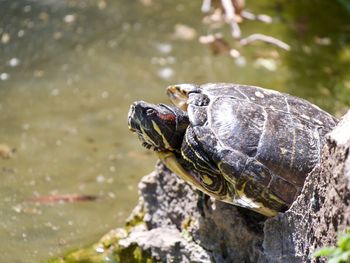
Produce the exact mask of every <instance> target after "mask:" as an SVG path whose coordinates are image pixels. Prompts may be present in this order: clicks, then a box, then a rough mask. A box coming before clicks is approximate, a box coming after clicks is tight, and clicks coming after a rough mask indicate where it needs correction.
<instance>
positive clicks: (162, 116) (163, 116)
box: [158, 113, 176, 122]
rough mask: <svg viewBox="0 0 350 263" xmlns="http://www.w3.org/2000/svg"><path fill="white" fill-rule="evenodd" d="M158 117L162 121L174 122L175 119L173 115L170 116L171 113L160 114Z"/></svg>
mask: <svg viewBox="0 0 350 263" xmlns="http://www.w3.org/2000/svg"><path fill="white" fill-rule="evenodd" d="M158 117H159V118H160V119H162V120H164V121H171V122H173V121H176V117H175V114H171V113H168V114H160V113H158Z"/></svg>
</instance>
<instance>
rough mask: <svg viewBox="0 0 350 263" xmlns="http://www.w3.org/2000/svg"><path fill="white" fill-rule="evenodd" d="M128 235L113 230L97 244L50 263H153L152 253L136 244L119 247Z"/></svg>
mask: <svg viewBox="0 0 350 263" xmlns="http://www.w3.org/2000/svg"><path fill="white" fill-rule="evenodd" d="M140 223H141V221H140V222H139V224H140ZM129 230H131V228H129ZM127 235H128V232H127V231H126V229H122V228H119V229H116V230H112V231H110V232H109V233H108V234H106V235H105V236H103V237H102V238H101V240H100V241H99V242H97V243H96V244H93V245H91V246H88V247H86V248H82V249H77V250H74V251H71V252H68V253H67V254H65V255H63V256H59V257H57V258H53V259H51V260H49V261H48V263H123V262H135V263H152V262H153V259H152V257H151V255H150V253H149V252H147V251H143V250H142V249H141V248H140V247H138V246H137V245H136V244H133V245H131V246H129V247H127V248H122V247H120V246H119V240H120V239H122V238H125V237H127Z"/></svg>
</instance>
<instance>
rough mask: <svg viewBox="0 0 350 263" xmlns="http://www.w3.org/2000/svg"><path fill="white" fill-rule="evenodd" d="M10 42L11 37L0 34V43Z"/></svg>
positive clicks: (7, 34) (6, 34) (5, 33)
mask: <svg viewBox="0 0 350 263" xmlns="http://www.w3.org/2000/svg"><path fill="white" fill-rule="evenodd" d="M10 40H11V36H10V34H9V33H7V32H4V33H2V36H1V43H3V44H7V43H8V42H10Z"/></svg>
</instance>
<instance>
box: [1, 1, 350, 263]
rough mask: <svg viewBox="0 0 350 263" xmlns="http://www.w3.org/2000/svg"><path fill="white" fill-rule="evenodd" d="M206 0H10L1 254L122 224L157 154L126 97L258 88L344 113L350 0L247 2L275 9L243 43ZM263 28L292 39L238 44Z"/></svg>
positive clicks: (14, 255)
mask: <svg viewBox="0 0 350 263" xmlns="http://www.w3.org/2000/svg"><path fill="white" fill-rule="evenodd" d="M201 7H202V2H201V1H199V0H197V1H187V0H138V1H127V0H110V1H109V0H94V1H93V0H76V1H74V0H46V1H39V0H0V200H1V201H0V261H1V262H39V261H45V260H47V259H48V258H50V257H52V256H54V255H58V254H60V253H63V252H64V251H67V250H71V249H74V248H78V247H81V246H86V245H88V244H90V243H92V242H94V241H96V240H98V239H99V238H100V237H101V236H102V235H103V234H104V233H106V232H107V231H108V230H109V229H112V228H115V227H118V226H122V225H123V223H124V222H125V219H126V218H127V216H128V214H129V213H130V212H131V210H132V208H133V207H134V206H135V204H136V202H137V183H138V181H139V180H140V178H141V177H142V176H143V175H145V174H147V173H149V172H151V171H152V169H153V167H154V164H155V161H156V158H155V156H154V155H153V153H152V152H149V151H146V150H145V149H143V148H142V147H141V145H140V143H139V141H138V140H137V138H136V136H134V135H133V134H131V133H130V132H129V131H128V128H127V123H126V119H127V112H128V109H129V105H130V104H131V103H132V102H133V101H135V100H145V101H149V102H153V103H159V102H165V103H168V99H167V97H166V95H165V87H166V86H168V85H170V84H175V83H185V82H187V83H192V82H194V83H205V82H235V83H241V84H250V85H258V86H262V87H265V88H271V89H276V90H279V91H283V92H287V93H290V94H292V95H296V96H299V97H302V98H305V99H308V100H310V101H312V102H313V103H315V104H317V105H319V106H320V107H322V108H323V109H325V110H327V111H329V112H331V113H333V114H335V115H336V116H338V117H339V116H341V115H342V114H343V113H345V111H346V109H347V108H349V106H350V74H349V72H350V4H349V1H347V0H338V1H322V0H313V1H309V0H300V1H286V0H285V1H284V0H273V1H271V0H259V1H253V0H251V1H249V0H247V1H246V3H245V5H244V6H243V8H244V10H247V11H249V12H251V14H255V15H258V14H264V16H260V17H258V19H255V20H249V19H246V18H244V17H243V18H242V17H241V19H240V23H239V28H240V34H241V36H239V37H238V39H234V38H233V37H232V36H231V34H232V32H231V31H232V28H231V27H230V25H229V24H227V23H220V21H216V20H215V18H216V17H215V15H218V16H219V18H220V14H219V13H215V12H214V13H213V12H212V13H209V14H203V12H201ZM211 11H213V10H212V9H211ZM221 11H222V10H221ZM210 15H212V16H210ZM246 15H247V14H246ZM248 15H249V13H248ZM237 16H240V14H237ZM219 20H220V19H219ZM203 21H204V22H203ZM217 33H220V34H221V35H220V36H219V35H217ZM254 33H259V34H265V35H268V36H273V37H274V38H276V39H277V40H280V41H283V42H284V44H286V45H287V46H288V48H283V47H282V48H281V47H280V46H279V45H278V44H277V45H276V44H274V43H272V44H268V43H265V42H264V41H254V43H251V44H249V45H243V44H244V43H243V42H242V41H239V39H243V38H245V37H247V36H250V35H251V34H254ZM203 36H204V37H203ZM213 36H214V40H213ZM199 39H201V41H199ZM208 39H209V42H208ZM200 42H202V43H200ZM278 43H279V42H278Z"/></svg>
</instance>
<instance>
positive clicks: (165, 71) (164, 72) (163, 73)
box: [158, 67, 175, 79]
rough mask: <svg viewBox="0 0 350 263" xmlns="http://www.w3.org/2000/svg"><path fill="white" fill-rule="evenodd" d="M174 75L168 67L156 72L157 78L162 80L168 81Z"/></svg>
mask: <svg viewBox="0 0 350 263" xmlns="http://www.w3.org/2000/svg"><path fill="white" fill-rule="evenodd" d="M174 74H175V72H174V70H173V69H172V68H170V67H165V68H162V69H160V70H158V76H159V77H161V78H162V79H170V78H171V77H173V76H174Z"/></svg>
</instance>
